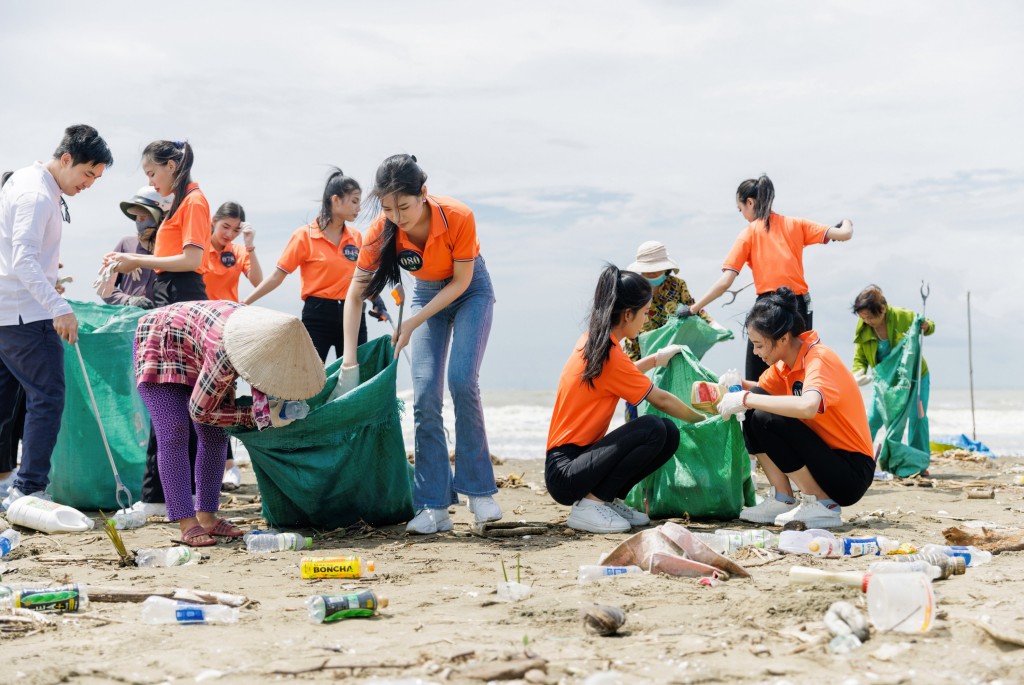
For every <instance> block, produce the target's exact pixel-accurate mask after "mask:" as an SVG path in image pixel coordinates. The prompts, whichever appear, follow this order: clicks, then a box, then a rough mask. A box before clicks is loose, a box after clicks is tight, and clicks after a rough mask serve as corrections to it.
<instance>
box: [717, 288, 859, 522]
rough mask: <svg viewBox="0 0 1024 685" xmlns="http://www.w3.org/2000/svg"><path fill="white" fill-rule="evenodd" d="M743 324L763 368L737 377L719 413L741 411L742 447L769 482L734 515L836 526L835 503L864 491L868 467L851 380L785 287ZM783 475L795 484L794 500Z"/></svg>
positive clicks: (837, 511)
mask: <svg viewBox="0 0 1024 685" xmlns="http://www.w3.org/2000/svg"><path fill="white" fill-rule="evenodd" d="M744 325H745V326H746V329H747V336H748V338H749V340H750V341H751V343H752V344H753V347H754V354H756V355H758V356H759V357H760V358H761V359H762V360H763V361H764V363H765V364H767V365H768V369H767V370H766V371H765V372H764V373H763V374H761V377H760V379H758V381H757V383H756V384H754V383H752V382H750V381H744V382H743V387H744V388H745V389H744V390H741V391H738V392H731V393H728V394H726V395H725V396H724V397H723V398H722V401H721V403H720V404H719V406H718V411H719V413H720V414H722V415H723V416H732V415H733V414H739V413H742V412H746V420H745V421H744V422H743V436H744V438H745V439H746V443H747V451H749V452H750V454H752V455H753V456H754V457H756V458H757V460H758V462H760V464H761V468H762V469H764V472H765V475H766V476H767V477H768V482H770V483H771V485H772V487H771V488H769V490H768V496H767V497H766V498H765V499H764V501H763V502H761V503H760V504H758V505H757V506H754V507H746V508H744V509H743V510H742V511H741V512H740V516H739V517H740V519H742V520H744V521H751V522H752V523H768V524H772V523H774V524H775V525H777V526H782V525H785V524H786V523H788V522H789V521H802V522H803V523H805V524H806V525H807V527H808V528H834V527H836V526H839V525H842V518H841V513H842V509H841V507H845V506H849V505H851V504H855V503H856V502H858V501H859V500H860V498H861V497H863V496H864V493H865V492H867V489H868V486H870V485H871V480H872V478H873V476H874V472H875V460H874V458H873V457H872V456H871V455H872V449H871V437H870V436H869V435H868V420H867V414H866V412H865V410H864V402H863V400H862V399H861V396H860V391H859V389H858V388H857V381H856V380H855V379H854V377H853V374H851V373H850V371H849V369H847V368H846V365H845V364H843V362H842V360H841V359H839V355H837V354H836V353H835V352H833V351H832V350H831V349H829V348H828V347H825V345H823V344H822V343H821V341H820V340H819V339H818V334H817V333H815V332H814V331H813V330H807V327H806V325H805V324H804V319H803V315H802V314H801V313H800V308H799V305H798V303H797V296H796V295H794V294H793V291H791V290H790V289H789V288H779V289H778V290H777V291H775V292H773V293H769V294H768V295H767V296H765V297H761V298H758V300H757V302H755V303H754V306H753V308H752V309H751V310H750V312H749V313H748V314H747V319H746V321H745V323H744ZM790 480H792V481H793V482H794V483H796V485H797V487H798V488H800V494H799V497H796V496H794V494H793V490H792V488H791V486H790ZM798 499H799V502H798Z"/></svg>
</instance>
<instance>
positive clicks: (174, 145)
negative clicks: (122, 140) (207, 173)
mask: <svg viewBox="0 0 1024 685" xmlns="http://www.w3.org/2000/svg"><path fill="white" fill-rule="evenodd" d="M142 158H143V159H148V160H149V161H151V162H153V163H154V164H159V165H160V166H167V163H168V162H172V161H173V162H174V163H175V164H176V165H177V167H176V168H175V170H174V179H172V181H171V192H173V193H174V202H172V203H171V208H170V209H169V210H167V215H166V216H165V217H164V218H165V219H170V218H171V217H172V216H174V213H175V212H176V211H178V207H180V206H181V203H182V202H183V201H184V200H185V193H186V192H187V190H188V185H189V184H190V183H191V182H192V162H193V161H195V155H194V154H193V152H192V146H191V145H189V144H188V141H187V140H184V141H182V140H175V141H170V140H154V141H153V142H152V143H150V144H149V145H147V146H146V149H145V150H143V151H142Z"/></svg>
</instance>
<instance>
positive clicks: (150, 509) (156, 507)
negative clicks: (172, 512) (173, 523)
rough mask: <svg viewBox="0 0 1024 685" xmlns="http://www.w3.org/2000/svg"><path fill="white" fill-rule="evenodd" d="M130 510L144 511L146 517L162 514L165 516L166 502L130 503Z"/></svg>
mask: <svg viewBox="0 0 1024 685" xmlns="http://www.w3.org/2000/svg"><path fill="white" fill-rule="evenodd" d="M132 511H144V512H146V518H149V517H150V516H163V517H164V518H167V504H166V503H165V502H141V501H140V502H136V503H135V504H133V505H132Z"/></svg>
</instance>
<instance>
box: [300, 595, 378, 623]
mask: <svg viewBox="0 0 1024 685" xmlns="http://www.w3.org/2000/svg"><path fill="white" fill-rule="evenodd" d="M387 605H388V598H387V597H378V596H377V594H376V593H375V592H374V591H373V590H363V591H361V592H350V593H346V594H344V595H313V596H311V597H307V598H306V609H307V611H309V620H311V621H313V622H314V623H333V622H335V621H340V620H342V619H344V618H363V617H367V616H373V615H374V614H376V613H377V609H379V608H381V607H386V606H387Z"/></svg>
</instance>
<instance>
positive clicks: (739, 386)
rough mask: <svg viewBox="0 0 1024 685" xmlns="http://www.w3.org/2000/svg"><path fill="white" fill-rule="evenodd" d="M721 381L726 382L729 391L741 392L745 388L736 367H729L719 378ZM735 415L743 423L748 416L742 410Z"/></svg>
mask: <svg viewBox="0 0 1024 685" xmlns="http://www.w3.org/2000/svg"><path fill="white" fill-rule="evenodd" d="M719 381H721V382H722V383H724V384H725V385H726V386H727V387H728V388H729V392H739V391H741V390H743V383H742V382H741V380H740V373H739V371H737V370H736V369H729V370H728V371H726V372H725V373H723V374H722V376H721V378H719ZM735 416H736V420H737V421H739V422H740V423H743V420H744V419H745V418H747V415H746V412H742V411H741V412H740V413H738V414H736V415H735Z"/></svg>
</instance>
